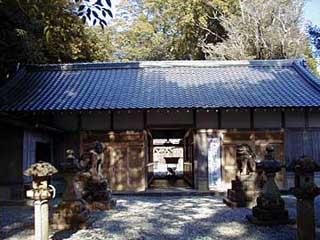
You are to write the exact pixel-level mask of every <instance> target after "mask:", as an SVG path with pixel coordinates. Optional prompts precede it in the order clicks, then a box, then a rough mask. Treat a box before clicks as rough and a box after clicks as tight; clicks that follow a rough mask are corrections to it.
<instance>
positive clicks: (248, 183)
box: [223, 174, 259, 207]
mask: <svg viewBox="0 0 320 240" xmlns="http://www.w3.org/2000/svg"><path fill="white" fill-rule="evenodd" d="M258 195H259V191H258V189H257V187H256V174H250V175H245V176H240V177H237V179H236V180H232V182H231V189H228V192H227V197H226V198H224V199H223V202H224V203H225V204H227V205H228V206H229V207H252V206H253V205H254V204H255V201H256V198H257V197H258Z"/></svg>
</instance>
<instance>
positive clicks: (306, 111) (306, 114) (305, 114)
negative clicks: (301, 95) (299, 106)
mask: <svg viewBox="0 0 320 240" xmlns="http://www.w3.org/2000/svg"><path fill="white" fill-rule="evenodd" d="M309 111H310V109H309V108H305V109H304V127H305V128H308V127H309V117H310V116H309Z"/></svg>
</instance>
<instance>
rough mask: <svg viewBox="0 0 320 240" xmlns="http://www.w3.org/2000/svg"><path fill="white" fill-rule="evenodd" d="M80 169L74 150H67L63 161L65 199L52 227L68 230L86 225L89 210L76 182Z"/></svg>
mask: <svg viewBox="0 0 320 240" xmlns="http://www.w3.org/2000/svg"><path fill="white" fill-rule="evenodd" d="M80 169H81V167H80V165H79V161H78V159H77V158H76V157H75V156H74V151H73V150H67V151H66V159H65V161H63V162H62V163H61V171H62V174H63V177H64V179H65V181H66V184H67V186H66V191H65V193H64V194H63V200H62V202H61V203H60V204H59V206H58V208H57V211H56V212H55V213H54V214H53V225H52V227H53V228H54V229H58V230H67V229H77V228H85V227H86V221H87V218H88V217H87V215H88V210H87V207H86V202H85V201H84V200H83V199H82V196H81V193H80V191H79V187H78V185H77V184H76V177H77V173H78V172H79V171H80Z"/></svg>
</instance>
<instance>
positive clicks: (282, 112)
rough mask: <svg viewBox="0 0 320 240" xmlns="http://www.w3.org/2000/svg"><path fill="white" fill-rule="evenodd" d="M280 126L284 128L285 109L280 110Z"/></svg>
mask: <svg viewBox="0 0 320 240" xmlns="http://www.w3.org/2000/svg"><path fill="white" fill-rule="evenodd" d="M281 128H286V113H285V110H283V109H282V110H281Z"/></svg>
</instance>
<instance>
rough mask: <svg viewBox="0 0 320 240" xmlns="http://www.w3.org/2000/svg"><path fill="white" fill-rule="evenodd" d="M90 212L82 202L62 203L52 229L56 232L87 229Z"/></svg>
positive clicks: (54, 216)
mask: <svg viewBox="0 0 320 240" xmlns="http://www.w3.org/2000/svg"><path fill="white" fill-rule="evenodd" d="M88 225H89V224H88V210H87V208H86V204H85V203H84V202H83V201H82V200H77V201H62V202H61V203H60V204H59V206H58V208H57V210H56V212H55V213H54V214H53V224H52V228H53V229H56V230H69V229H86V228H87V227H88Z"/></svg>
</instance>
